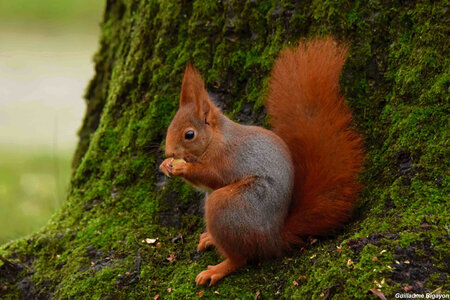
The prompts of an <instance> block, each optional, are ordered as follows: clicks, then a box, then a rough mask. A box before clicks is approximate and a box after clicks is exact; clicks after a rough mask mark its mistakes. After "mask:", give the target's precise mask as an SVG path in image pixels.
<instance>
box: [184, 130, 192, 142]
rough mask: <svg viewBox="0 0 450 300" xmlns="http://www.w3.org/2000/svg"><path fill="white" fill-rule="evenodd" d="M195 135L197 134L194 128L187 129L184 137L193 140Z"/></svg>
mask: <svg viewBox="0 0 450 300" xmlns="http://www.w3.org/2000/svg"><path fill="white" fill-rule="evenodd" d="M194 136H195V132H194V130H189V131H186V133H185V134H184V138H185V139H186V140H192V139H193V138H194Z"/></svg>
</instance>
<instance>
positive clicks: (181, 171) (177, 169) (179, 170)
mask: <svg viewBox="0 0 450 300" xmlns="http://www.w3.org/2000/svg"><path fill="white" fill-rule="evenodd" d="M187 169H188V164H187V163H184V162H180V163H178V164H176V165H175V166H172V168H171V169H170V170H169V174H170V175H172V176H181V177H182V176H184V175H186V173H187Z"/></svg>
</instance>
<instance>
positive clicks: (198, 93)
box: [180, 65, 217, 124]
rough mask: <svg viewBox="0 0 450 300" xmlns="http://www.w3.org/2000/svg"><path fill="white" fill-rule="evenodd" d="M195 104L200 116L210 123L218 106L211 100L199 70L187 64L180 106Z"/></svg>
mask: <svg viewBox="0 0 450 300" xmlns="http://www.w3.org/2000/svg"><path fill="white" fill-rule="evenodd" d="M189 104H194V106H193V107H195V112H196V114H197V115H198V117H199V118H202V119H205V123H206V124H210V123H211V122H212V121H213V119H214V118H215V113H216V110H217V109H216V107H215V106H214V104H213V103H212V102H211V100H210V99H209V96H208V92H207V91H206V89H205V84H204V82H203V79H202V77H201V76H200V73H199V71H198V70H197V69H196V68H195V67H194V66H192V65H187V66H186V70H185V71H184V77H183V83H182V85H181V94H180V107H182V106H185V105H189Z"/></svg>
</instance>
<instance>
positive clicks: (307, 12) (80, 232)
mask: <svg viewBox="0 0 450 300" xmlns="http://www.w3.org/2000/svg"><path fill="white" fill-rule="evenodd" d="M447 13H448V1H434V2H432V3H429V2H427V1H397V2H389V3H385V2H383V1H363V2H361V1H298V2H296V1H289V0H286V1H284V0H283V1H275V0H273V1H251V0H250V1H234V0H227V1H215V0H214V1H209V0H208V1H172V0H167V1H156V0H108V1H107V5H106V10H105V14H104V21H103V23H102V34H101V42H100V49H99V51H98V53H97V54H96V55H95V63H96V67H95V69H96V75H95V77H94V79H93V80H92V81H91V83H90V85H89V87H88V89H87V94H86V99H87V105H88V109H87V113H86V116H85V119H84V123H83V126H82V128H81V130H80V142H79V145H78V149H77V151H76V154H75V157H74V162H73V176H72V180H71V184H70V188H69V191H68V196H67V200H66V202H65V204H64V205H63V207H62V208H61V210H60V211H59V212H58V213H57V214H56V215H55V216H54V217H53V218H52V220H51V221H50V222H49V224H48V225H47V226H46V227H45V228H43V229H42V230H41V231H39V232H37V233H35V234H33V235H31V236H30V237H29V238H27V239H22V240H18V241H14V242H11V243H9V244H6V245H3V246H2V247H1V248H0V255H2V256H3V257H5V258H6V259H7V260H8V261H9V262H11V263H13V264H15V265H14V266H15V267H12V266H11V265H10V264H8V263H2V265H1V266H0V297H6V298H8V297H13V298H14V297H17V296H22V297H24V298H30V297H37V298H46V297H55V298H64V299H65V298H77V297H86V298H94V299H99V298H103V297H106V298H108V299H115V298H120V299H128V298H136V299H141V298H153V297H154V296H155V295H157V294H158V295H160V297H162V298H169V297H173V298H177V297H178V298H191V297H195V296H198V295H199V292H204V294H203V297H215V296H217V295H220V296H222V297H233V298H234V297H238V298H252V297H255V295H257V294H260V295H262V296H264V297H265V298H277V297H278V298H279V297H281V298H290V297H294V298H299V299H309V298H314V299H317V298H319V297H328V298H332V297H334V298H335V299H351V298H361V299H364V298H366V297H367V295H366V293H367V291H368V290H369V289H371V288H378V289H380V290H381V291H382V292H383V293H385V294H386V295H393V294H394V293H395V292H397V291H399V292H403V291H404V290H409V291H410V292H416V293H424V292H431V291H433V290H436V289H439V288H441V291H443V292H447V293H448V292H450V289H449V282H448V277H447V273H446V270H448V257H449V243H448V237H449V236H448V231H447V230H448V227H445V226H448V224H449V221H450V220H449V219H450V218H449V212H448V195H449V187H448V179H449V177H448V169H449V160H448V154H449V151H448V140H449V129H448V121H449V120H448V113H449V97H448V91H449V90H448V89H449V69H450V64H449V57H448V55H449V43H448V36H449V32H448V31H449V24H448V15H447ZM329 34H331V35H333V36H335V37H336V38H338V39H340V40H343V41H346V42H348V43H349V45H350V49H351V50H350V54H349V58H348V61H347V63H346V66H345V68H344V69H345V70H344V73H343V76H342V80H341V81H342V82H341V87H342V90H343V92H345V94H346V95H347V99H348V102H349V105H350V106H351V107H352V109H353V110H354V115H355V121H354V126H355V127H356V128H357V129H358V130H359V131H361V132H362V133H363V135H364V137H365V143H366V147H367V153H368V158H367V162H366V165H365V171H364V173H363V174H362V176H361V180H362V181H363V183H364V184H365V186H366V188H365V190H364V192H363V193H362V196H361V201H360V202H359V205H358V207H357V209H356V211H355V214H354V217H353V219H352V221H351V222H350V223H349V224H348V225H347V226H346V227H345V228H343V229H342V230H341V231H339V232H337V233H336V235H335V236H333V237H330V238H326V239H325V238H324V239H319V240H318V241H317V240H311V243H310V245H307V246H305V249H299V250H298V251H294V252H293V253H291V254H290V255H288V256H287V257H285V258H284V259H283V260H281V261H280V262H265V263H262V264H261V265H248V266H246V267H244V268H243V269H241V270H240V271H238V272H236V273H235V274H234V275H231V276H229V277H227V278H226V279H225V280H224V281H223V282H221V283H220V284H218V285H217V286H214V287H213V288H208V287H196V286H195V284H194V279H195V276H196V274H197V273H198V272H200V271H201V270H202V269H204V268H205V267H206V266H207V265H208V264H215V263H217V262H218V261H219V260H220V258H219V257H218V255H217V254H215V252H213V251H209V252H205V253H199V252H196V250H195V249H196V243H197V240H198V237H199V235H200V233H201V232H202V230H203V228H204V223H203V220H202V217H201V213H199V206H200V200H199V199H200V195H199V194H198V193H197V192H195V191H194V190H193V189H191V188H190V187H188V186H187V185H185V184H184V183H182V182H181V181H179V180H169V181H166V179H165V178H164V177H163V176H162V174H161V173H159V172H158V164H159V163H160V162H161V160H162V158H163V157H162V155H163V151H162V148H163V138H164V134H165V131H166V128H167V126H168V124H169V122H170V120H171V118H172V117H173V115H174V113H175V111H176V109H177V105H178V97H179V92H180V82H181V78H182V72H183V70H184V67H185V65H186V64H187V63H188V62H193V63H194V64H195V65H196V66H197V67H198V68H199V69H200V71H201V73H202V75H203V77H204V78H205V81H206V84H207V88H208V90H209V91H210V92H211V96H212V97H213V98H214V99H215V100H216V101H217V103H219V104H220V106H221V108H222V109H223V110H224V112H226V113H227V115H229V116H230V117H231V118H233V119H234V120H236V121H240V122H243V123H253V124H258V125H267V122H266V120H267V119H266V118H265V113H264V95H265V90H266V88H267V78H268V75H269V72H270V69H271V66H272V63H273V61H274V59H275V58H276V56H277V54H278V53H279V51H280V49H281V48H282V47H284V46H286V45H295V44H296V43H297V41H298V40H299V38H302V37H315V36H323V35H329ZM147 238H149V239H156V238H157V241H156V242H155V243H153V241H151V240H148V243H147V242H146V239H147ZM301 253H303V255H302V254H301ZM0 263H1V262H0ZM446 268H447V269H446Z"/></svg>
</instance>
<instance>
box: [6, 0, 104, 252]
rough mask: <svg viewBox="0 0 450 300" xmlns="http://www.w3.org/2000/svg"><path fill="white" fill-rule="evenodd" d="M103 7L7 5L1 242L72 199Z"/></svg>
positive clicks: (90, 2)
mask: <svg viewBox="0 0 450 300" xmlns="http://www.w3.org/2000/svg"><path fill="white" fill-rule="evenodd" d="M103 6H104V1H103V0H74V1H70V0H65V1H55V0H1V1H0V244H2V243H4V242H7V241H9V240H11V239H15V238H18V237H21V236H24V235H26V234H28V233H31V232H33V231H35V230H37V229H39V228H40V227H41V226H42V225H44V224H45V223H46V222H47V221H48V220H49V219H50V217H51V215H52V214H53V213H54V212H55V210H56V209H57V208H58V207H59V206H60V204H61V203H62V202H63V201H64V198H65V193H66V189H67V184H68V181H69V178H70V172H71V171H70V163H71V158H72V154H73V151H74V149H75V146H76V143H77V136H76V132H77V130H78V128H79V127H80V126H81V121H82V118H83V114H84V109H85V105H84V100H83V94H84V90H85V87H86V86H87V83H88V81H89V79H90V78H91V77H92V76H93V72H94V71H93V63H92V57H93V54H94V52H95V51H96V49H97V42H98V34H99V23H100V21H101V18H102V13H103Z"/></svg>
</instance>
